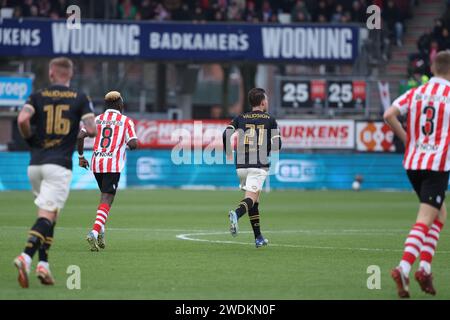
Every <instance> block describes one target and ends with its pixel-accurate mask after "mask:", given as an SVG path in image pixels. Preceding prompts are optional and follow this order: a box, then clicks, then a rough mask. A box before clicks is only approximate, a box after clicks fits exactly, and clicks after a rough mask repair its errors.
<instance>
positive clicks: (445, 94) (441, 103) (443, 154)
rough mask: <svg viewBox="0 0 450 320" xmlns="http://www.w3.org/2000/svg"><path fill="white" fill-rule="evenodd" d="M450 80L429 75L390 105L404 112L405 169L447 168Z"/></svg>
mask: <svg viewBox="0 0 450 320" xmlns="http://www.w3.org/2000/svg"><path fill="white" fill-rule="evenodd" d="M449 93H450V82H449V81H447V80H445V79H442V78H438V77H433V78H431V79H430V81H428V82H427V83H426V84H424V85H421V86H420V87H418V88H413V89H410V90H408V91H407V92H405V93H404V94H403V95H401V96H400V97H399V98H397V99H396V100H395V101H394V102H393V105H394V106H395V107H397V108H398V109H399V110H400V113H401V114H402V115H405V114H407V130H406V133H407V139H406V140H407V141H406V149H405V155H404V158H403V166H404V167H405V169H407V170H432V171H449V170H450V161H449V158H450V152H449V150H448V149H449V143H450V132H449V130H450V96H449Z"/></svg>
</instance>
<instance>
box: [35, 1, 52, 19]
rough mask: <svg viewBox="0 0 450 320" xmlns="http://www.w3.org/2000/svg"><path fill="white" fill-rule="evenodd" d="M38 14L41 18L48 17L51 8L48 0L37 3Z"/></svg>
mask: <svg viewBox="0 0 450 320" xmlns="http://www.w3.org/2000/svg"><path fill="white" fill-rule="evenodd" d="M37 7H38V13H39V16H41V17H48V16H49V15H50V9H51V8H52V7H51V5H50V1H49V0H39V1H38V2H37Z"/></svg>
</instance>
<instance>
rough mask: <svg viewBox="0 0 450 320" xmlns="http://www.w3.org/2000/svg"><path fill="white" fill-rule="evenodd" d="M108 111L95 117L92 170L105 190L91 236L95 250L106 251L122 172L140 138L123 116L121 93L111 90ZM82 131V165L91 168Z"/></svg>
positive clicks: (102, 191)
mask: <svg viewBox="0 0 450 320" xmlns="http://www.w3.org/2000/svg"><path fill="white" fill-rule="evenodd" d="M105 106H106V111H105V112H104V113H102V114H101V115H99V116H97V117H96V118H95V124H96V126H97V136H96V138H95V142H94V150H93V154H92V160H91V168H92V171H93V172H94V175H95V179H96V180H97V184H98V187H99V188H100V191H101V193H102V194H101V199H100V205H99V206H98V208H97V216H96V218H95V222H94V225H93V227H92V231H91V232H89V234H88V235H87V238H86V239H87V241H88V243H89V245H90V247H91V251H98V250H99V248H102V249H104V248H105V224H106V220H107V218H108V215H109V210H110V208H111V205H112V203H113V201H114V196H115V194H116V190H117V187H118V185H119V179H120V172H121V171H122V169H123V167H124V165H125V156H126V153H125V149H126V148H127V147H128V148H129V149H131V150H134V149H136V148H137V137H136V133H135V130H134V124H133V121H132V120H131V119H130V118H128V117H127V116H125V115H123V114H122V110H123V100H122V97H121V95H120V93H119V92H117V91H111V92H108V93H107V94H106V96H105ZM86 136H87V134H86V133H85V132H84V130H83V129H82V130H81V131H80V133H79V135H78V156H79V165H80V167H83V168H88V167H89V162H88V161H87V160H86V159H85V158H84V156H83V149H84V138H86Z"/></svg>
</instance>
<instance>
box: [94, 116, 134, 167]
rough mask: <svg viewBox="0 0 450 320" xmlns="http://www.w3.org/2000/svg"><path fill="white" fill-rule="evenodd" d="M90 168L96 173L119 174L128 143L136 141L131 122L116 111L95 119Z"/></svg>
mask: <svg viewBox="0 0 450 320" xmlns="http://www.w3.org/2000/svg"><path fill="white" fill-rule="evenodd" d="M95 124H96V126H97V136H96V137H95V141H94V152H93V154H92V161H91V168H92V171H93V172H96V173H108V172H121V171H122V169H123V167H124V165H125V157H126V152H125V149H126V147H127V143H128V141H130V140H132V139H137V136H136V132H135V130H134V123H133V121H132V120H131V119H130V118H128V117H127V116H125V115H123V114H121V113H120V112H119V111H117V110H113V109H108V110H106V111H105V112H104V113H102V114H101V115H99V116H97V117H96V118H95Z"/></svg>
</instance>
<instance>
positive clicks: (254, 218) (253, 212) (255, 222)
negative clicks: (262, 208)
mask: <svg viewBox="0 0 450 320" xmlns="http://www.w3.org/2000/svg"><path fill="white" fill-rule="evenodd" d="M258 205H259V203H258V202H256V203H255V204H254V205H253V207H252V208H251V209H250V211H249V212H248V217H249V218H250V224H251V225H252V228H253V233H254V234H255V238H257V237H259V236H260V235H261V229H260V226H259V210H258Z"/></svg>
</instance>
